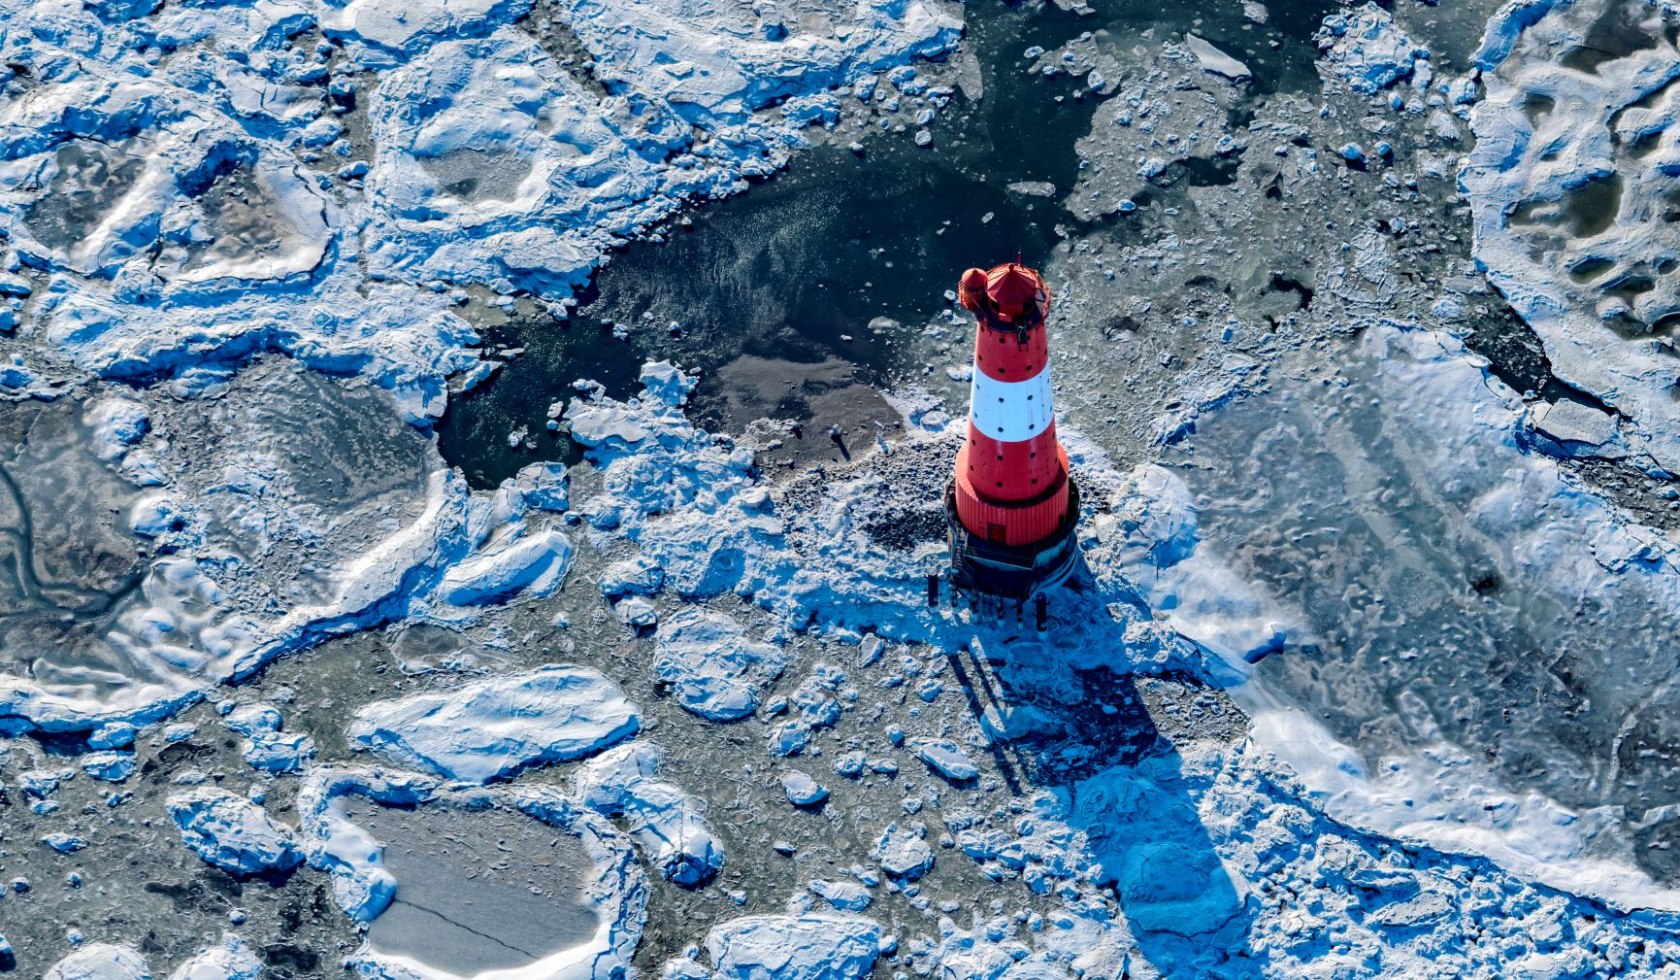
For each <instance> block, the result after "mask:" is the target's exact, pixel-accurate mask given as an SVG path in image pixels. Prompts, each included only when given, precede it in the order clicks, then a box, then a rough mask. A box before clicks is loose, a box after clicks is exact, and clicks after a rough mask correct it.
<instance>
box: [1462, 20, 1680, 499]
mask: <svg viewBox="0 0 1680 980" xmlns="http://www.w3.org/2000/svg"><path fill="white" fill-rule="evenodd" d="M1665 11H1666V13H1665ZM1677 16H1680V15H1676V14H1675V12H1674V11H1673V9H1672V7H1671V6H1669V5H1658V4H1634V3H1621V2H1620V0H1583V2H1581V3H1562V2H1554V0H1540V2H1514V3H1509V4H1507V5H1506V6H1505V7H1504V8H1503V9H1502V10H1500V12H1499V13H1498V14H1496V15H1495V16H1494V17H1493V18H1492V19H1491V20H1490V21H1489V22H1488V26H1487V31H1486V34H1485V35H1484V37H1483V42H1482V48H1481V51H1480V53H1479V54H1478V56H1477V60H1478V64H1479V66H1480V68H1481V80H1482V84H1483V86H1484V87H1485V89H1486V97H1485V98H1484V99H1483V100H1482V101H1480V102H1479V103H1477V104H1476V106H1475V108H1474V109H1473V110H1472V112H1471V115H1470V124H1471V129H1472V130H1473V131H1474V133H1475V136H1476V145H1475V148H1474V149H1473V150H1472V151H1471V152H1470V155H1469V157H1468V158H1467V160H1466V163H1465V166H1464V167H1463V169H1462V170H1461V171H1460V173H1459V183H1460V186H1461V188H1462V189H1463V191H1464V193H1465V194H1466V196H1467V197H1468V198H1469V200H1470V205H1471V213H1472V217H1473V220H1474V231H1475V240H1474V254H1475V257H1476V261H1477V262H1478V263H1479V264H1480V265H1481V266H1483V267H1484V268H1485V269H1486V270H1487V274H1488V278H1489V279H1490V280H1491V281H1492V282H1493V284H1494V285H1495V286H1496V287H1497V288H1498V289H1499V291H1500V292H1501V293H1502V294H1504V296H1505V298H1506V299H1507V300H1509V301H1510V303H1511V306H1512V307H1513V308H1514V309H1515V310H1516V312H1517V313H1518V314H1519V315H1520V316H1521V317H1522V318H1523V320H1524V321H1526V322H1527V323H1528V324H1529V326H1531V327H1533V328H1534V331H1535V333H1536V334H1538V335H1539V337H1540V339H1541V341H1542V342H1543V343H1544V344H1545V348H1546V355H1547V357H1548V358H1549V359H1550V361H1551V366H1552V371H1553V373H1554V374H1556V375H1557V376H1558V377H1559V378H1560V379H1562V380H1563V381H1565V382H1567V383H1569V384H1570V385H1572V386H1574V387H1576V388H1579V389H1581V390H1583V391H1587V392H1590V393H1591V394H1593V395H1595V396H1597V397H1598V398H1599V399H1600V400H1602V401H1603V402H1605V403H1606V404H1608V405H1611V406H1613V407H1614V408H1615V409H1616V410H1617V411H1619V412H1620V413H1621V414H1622V415H1624V416H1626V417H1627V418H1628V419H1629V420H1630V422H1631V423H1632V426H1631V427H1632V428H1633V429H1634V430H1635V431H1636V432H1637V434H1638V436H1639V438H1638V440H1637V442H1639V443H1641V444H1643V446H1644V447H1646V448H1648V451H1649V452H1650V453H1651V455H1652V456H1654V457H1655V459H1656V461H1657V462H1658V463H1660V464H1661V465H1662V467H1663V468H1664V469H1666V470H1668V471H1670V472H1680V398H1676V397H1675V382H1676V379H1677V378H1680V361H1677V360H1676V356H1675V352H1674V344H1673V339H1674V338H1673V334H1674V332H1675V328H1676V327H1677V326H1680V277H1677V275H1676V270H1680V248H1676V246H1675V240H1674V234H1673V228H1674V225H1673V220H1674V213H1673V200H1674V195H1675V194H1676V189H1677V188H1680V142H1677V141H1676V132H1677V130H1676V127H1675V122H1676V118H1677V117H1680V51H1677V49H1676V48H1675V46H1674V44H1673V41H1672V38H1673V36H1674V35H1673V32H1672V28H1670V30H1669V31H1667V32H1666V33H1665V31H1664V29H1663V25H1664V24H1665V23H1666V24H1669V25H1672V24H1673V23H1675V20H1676V17H1677Z"/></svg>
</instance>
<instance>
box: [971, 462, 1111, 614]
mask: <svg viewBox="0 0 1680 980" xmlns="http://www.w3.org/2000/svg"><path fill="white" fill-rule="evenodd" d="M1067 513H1068V519H1067V520H1065V521H1063V522H1062V525H1061V527H1060V528H1059V529H1058V530H1057V531H1056V532H1055V533H1054V534H1052V535H1050V536H1049V537H1047V538H1045V539H1044V540H1042V541H1038V542H1036V543H1034V544H1031V545H1008V544H1003V543H1001V542H997V541H988V540H986V539H985V538H982V537H980V536H979V535H976V534H974V533H973V532H971V531H970V530H969V529H968V528H966V527H964V526H963V523H962V521H960V520H958V519H957V497H956V484H955V482H952V483H951V484H950V485H949V486H947V487H946V489H945V514H946V524H947V527H948V528H949V536H950V544H951V572H950V577H949V584H950V586H951V589H952V590H953V591H954V592H958V593H962V594H965V595H968V596H969V597H970V598H971V599H974V598H979V597H987V598H991V599H995V600H1003V601H1013V602H1016V603H1019V604H1024V603H1026V602H1027V600H1029V599H1032V598H1034V597H1035V596H1037V595H1039V594H1040V593H1042V592H1044V591H1045V590H1046V589H1049V588H1051V587H1052V586H1055V585H1058V584H1060V583H1061V582H1062V581H1063V580H1064V579H1066V578H1067V577H1068V574H1069V573H1070V572H1072V571H1073V566H1074V559H1075V558H1076V557H1077V556H1078V550H1079V549H1078V547H1077V546H1076V545H1077V536H1076V534H1075V533H1074V532H1075V531H1076V530H1077V529H1078V525H1079V521H1078V516H1079V487H1078V485H1077V484H1074V483H1073V481H1072V479H1071V478H1070V479H1069V480H1068V511H1067Z"/></svg>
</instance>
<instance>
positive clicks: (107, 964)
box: [45, 943, 152, 980]
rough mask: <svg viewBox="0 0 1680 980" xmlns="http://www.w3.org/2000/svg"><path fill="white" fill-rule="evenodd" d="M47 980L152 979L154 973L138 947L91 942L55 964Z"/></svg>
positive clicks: (49, 971)
mask: <svg viewBox="0 0 1680 980" xmlns="http://www.w3.org/2000/svg"><path fill="white" fill-rule="evenodd" d="M45 980H152V972H151V971H150V970H148V969H147V968H146V960H145V958H144V957H142V956H141V955H140V953H139V952H138V951H137V950H134V949H132V948H130V947H128V946H112V945H110V944H108V943H91V944H89V945H87V946H84V947H82V948H81V949H78V950H76V951H75V952H74V953H71V954H70V955H69V956H66V957H65V958H64V959H62V960H59V961H58V962H57V963H54V964H53V965H52V969H50V970H48V971H47V972H46V974H45Z"/></svg>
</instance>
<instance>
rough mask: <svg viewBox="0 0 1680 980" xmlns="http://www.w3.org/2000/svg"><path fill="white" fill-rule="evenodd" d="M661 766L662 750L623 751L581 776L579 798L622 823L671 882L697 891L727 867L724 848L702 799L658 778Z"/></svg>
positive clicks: (641, 746)
mask: <svg viewBox="0 0 1680 980" xmlns="http://www.w3.org/2000/svg"><path fill="white" fill-rule="evenodd" d="M659 763H660V751H659V749H658V747H657V746H654V745H652V744H650V743H647V742H632V743H630V744H629V745H623V746H620V747H618V748H616V749H613V750H611V751H609V752H606V753H604V754H602V755H601V756H600V757H599V758H596V759H592V760H590V761H589V762H588V763H587V764H585V765H584V766H583V767H582V768H581V769H580V770H579V771H578V774H577V777H576V791H577V795H578V797H579V798H580V799H581V800H582V801H583V802H584V804H585V805H586V806H588V807H590V808H591V809H593V810H595V811H596V812H598V813H600V814H601V815H602V816H605V817H611V818H616V819H622V820H623V821H624V822H625V824H626V825H627V826H628V829H629V831H630V836H631V837H632V838H633V839H635V841H636V843H637V845H638V846H640V847H641V849H642V851H643V854H644V855H645V856H646V858H647V860H648V861H649V863H651V864H653V865H654V866H655V867H657V868H659V869H660V872H661V873H662V874H663V875H664V876H665V877H666V878H668V879H670V880H671V881H674V882H676V883H677V884H679V885H681V886H683V887H685V888H696V887H699V886H700V885H704V884H705V883H706V882H708V881H710V880H712V878H714V877H715V876H716V875H717V873H718V871H719V870H721V869H722V868H723V863H724V851H723V844H722V842H720V841H719V840H718V839H717V837H716V835H715V834H714V833H713V831H712V828H711V825H710V824H708V823H707V822H706V818H705V817H704V816H703V815H702V814H701V812H700V807H701V803H700V801H699V800H698V799H696V798H695V797H693V796H691V795H689V794H688V793H685V792H683V791H682V790H681V789H680V788H678V787H677V786H675V785H672V784H671V783H667V782H664V781H662V780H658V779H656V778H654V777H655V776H656V775H657V774H658V772H659Z"/></svg>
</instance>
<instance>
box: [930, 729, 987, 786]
mask: <svg viewBox="0 0 1680 980" xmlns="http://www.w3.org/2000/svg"><path fill="white" fill-rule="evenodd" d="M916 757H917V758H919V759H921V760H922V761H923V762H925V763H927V764H928V768H930V769H932V770H933V771H934V772H937V773H939V774H940V775H941V776H944V777H945V778H946V779H949V780H951V781H952V782H958V783H961V782H966V781H968V780H970V779H973V778H975V777H976V776H978V775H980V767H979V766H976V765H975V764H974V762H973V760H971V759H969V757H968V755H967V753H965V752H963V750H962V749H960V748H958V747H957V743H955V742H953V741H951V740H949V739H935V738H924V739H919V740H917V742H916Z"/></svg>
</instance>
